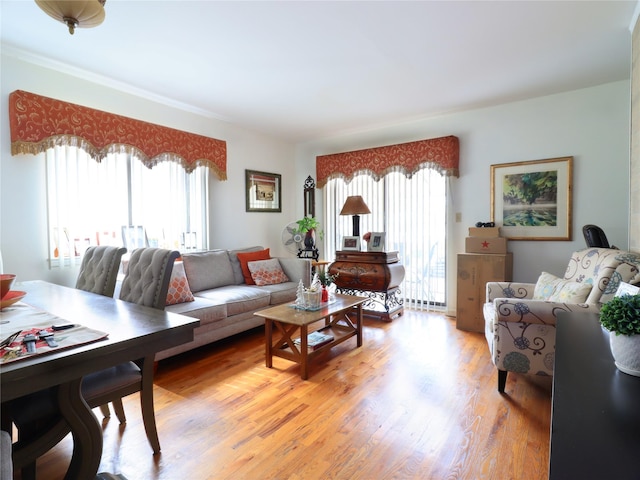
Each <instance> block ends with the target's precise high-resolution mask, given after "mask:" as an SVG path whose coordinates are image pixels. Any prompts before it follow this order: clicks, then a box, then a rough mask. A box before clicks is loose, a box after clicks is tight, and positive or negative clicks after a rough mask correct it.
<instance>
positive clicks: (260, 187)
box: [245, 170, 282, 212]
mask: <svg viewBox="0 0 640 480" xmlns="http://www.w3.org/2000/svg"><path fill="white" fill-rule="evenodd" d="M281 181H282V176H281V175H280V174H277V173H267V172H256V171H255V170H245V189H246V211H247V212H281V211H282V193H281V191H280V184H281Z"/></svg>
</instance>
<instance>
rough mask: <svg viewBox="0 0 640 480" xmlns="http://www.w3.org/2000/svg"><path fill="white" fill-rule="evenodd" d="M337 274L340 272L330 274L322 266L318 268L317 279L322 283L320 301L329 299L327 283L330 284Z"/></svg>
mask: <svg viewBox="0 0 640 480" xmlns="http://www.w3.org/2000/svg"><path fill="white" fill-rule="evenodd" d="M338 275H340V272H338V273H336V274H335V275H331V274H330V273H329V272H328V271H326V270H325V269H324V268H319V269H318V272H317V276H318V280H319V281H320V283H321V284H322V301H323V302H328V301H329V290H328V288H329V285H331V284H332V283H333V282H334V281H335V280H336V278H337V277H338Z"/></svg>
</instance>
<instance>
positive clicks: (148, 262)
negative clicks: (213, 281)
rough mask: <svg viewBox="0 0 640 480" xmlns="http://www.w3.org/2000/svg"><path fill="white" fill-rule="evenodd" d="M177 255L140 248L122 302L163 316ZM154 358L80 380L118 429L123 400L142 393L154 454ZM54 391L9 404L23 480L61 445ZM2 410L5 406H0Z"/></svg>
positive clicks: (134, 254)
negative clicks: (108, 411) (105, 407)
mask: <svg viewBox="0 0 640 480" xmlns="http://www.w3.org/2000/svg"><path fill="white" fill-rule="evenodd" d="M179 255H180V253H179V252H177V251H175V250H166V249H160V248H139V249H136V250H134V251H133V252H132V253H131V258H130V260H129V268H128V270H127V273H126V274H125V277H124V279H123V281H122V289H121V292H120V300H123V301H126V302H131V303H136V304H138V305H144V306H147V307H151V308H156V309H160V310H164V307H165V303H166V298H167V290H168V288H169V281H170V279H171V271H172V270H173V264H174V262H175V260H176V258H178V256H179ZM153 369H154V357H153V355H150V356H147V357H145V358H141V359H139V360H136V361H134V362H126V363H123V364H120V365H117V366H115V367H112V368H107V369H105V370H101V371H99V372H96V373H93V374H90V375H87V376H85V377H83V379H82V387H81V388H82V395H83V397H84V399H85V401H86V402H87V404H88V405H89V407H91V408H96V407H100V406H102V405H105V404H108V403H112V404H113V406H114V410H115V411H116V415H117V416H118V419H119V420H120V422H121V423H124V422H126V417H125V415H124V408H123V405H122V398H123V397H126V396H128V395H131V394H133V393H136V392H140V405H141V408H142V420H143V424H144V428H145V433H146V435H147V439H148V440H149V444H150V445H151V448H152V450H153V453H154V454H156V453H159V452H160V441H159V439H158V430H157V427H156V420H155V411H154V406H153ZM55 405H56V401H55V391H54V389H46V390H43V391H40V392H37V393H35V394H31V395H28V396H26V397H22V398H19V399H17V400H16V401H12V402H10V404H9V405H7V407H9V412H10V417H11V421H12V422H13V423H14V424H15V425H16V427H17V431H18V441H17V442H16V444H14V468H16V469H17V468H21V469H22V478H23V480H25V479H27V478H35V461H36V459H37V458H38V457H40V456H42V455H43V454H44V453H46V452H47V451H48V450H49V449H51V448H52V447H53V446H55V445H56V444H57V443H59V442H60V441H61V440H62V439H63V438H64V437H65V436H66V435H67V434H68V433H69V428H68V425H67V424H66V423H65V422H64V421H63V420H61V419H60V418H59V416H58V415H57V414H56V408H57V407H56V406H55ZM3 407H4V405H3Z"/></svg>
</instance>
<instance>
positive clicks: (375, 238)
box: [367, 232, 385, 252]
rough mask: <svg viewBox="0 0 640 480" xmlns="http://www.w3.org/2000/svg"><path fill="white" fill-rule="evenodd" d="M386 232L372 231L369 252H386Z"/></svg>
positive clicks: (368, 244)
mask: <svg viewBox="0 0 640 480" xmlns="http://www.w3.org/2000/svg"><path fill="white" fill-rule="evenodd" d="M384 237H385V235H384V232H371V238H370V239H369V241H368V242H367V251H368V252H384Z"/></svg>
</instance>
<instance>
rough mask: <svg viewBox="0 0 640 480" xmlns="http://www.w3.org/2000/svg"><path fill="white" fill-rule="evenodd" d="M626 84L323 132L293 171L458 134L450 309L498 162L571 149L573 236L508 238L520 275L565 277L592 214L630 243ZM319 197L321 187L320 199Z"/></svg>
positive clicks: (300, 151)
mask: <svg viewBox="0 0 640 480" xmlns="http://www.w3.org/2000/svg"><path fill="white" fill-rule="evenodd" d="M629 90H630V82H628V81H621V82H614V83H610V84H605V85H601V86H598V87H594V88H588V89H583V90H577V91H572V92H568V93H564V94H559V95H552V96H548V97H541V98H535V99H532V100H527V101H521V102H514V103H509V104H505V105H501V106H497V107H492V108H483V109H477V110H472V111H466V112H459V113H454V114H449V115H443V116H440V117H437V118H425V119H418V120H414V121H411V122H406V123H404V124H401V125H394V126H388V127H384V128H379V129H373V130H368V131H362V132H353V133H350V134H344V135H340V136H335V137H331V138H324V139H320V140H317V141H314V142H309V143H307V144H304V145H298V147H297V151H296V162H297V170H298V171H299V172H305V171H314V169H315V157H316V156H317V155H326V154H330V153H337V152H344V151H351V150H357V149H362V148H370V147H377V146H382V145H390V144H395V143H402V142H409V141H415V140H421V139H428V138H435V137H440V136H445V135H455V136H457V137H458V138H459V139H460V178H457V179H455V178H454V179H452V180H451V182H450V187H451V189H450V191H451V195H450V198H451V209H450V210H449V212H448V219H449V220H448V221H449V225H448V238H449V242H448V261H449V269H448V282H447V285H448V304H449V306H450V309H449V310H450V312H451V313H453V308H454V306H455V272H456V270H455V266H456V254H457V253H460V252H463V251H464V238H465V236H466V235H467V227H469V226H473V225H474V224H475V223H476V222H477V221H488V220H489V219H490V165H492V164H498V163H509V162H519V161H527V160H539V159H544V158H555V157H564V156H573V157H574V173H573V240H572V241H563V242H557V241H512V242H509V251H511V252H513V254H514V279H515V280H518V281H528V282H535V281H536V279H537V277H538V275H539V274H540V272H541V271H548V272H550V273H553V274H555V275H559V276H561V275H562V274H563V273H564V269H565V268H566V265H567V261H568V258H569V255H570V253H571V252H572V251H574V250H578V249H581V248H583V247H585V242H584V238H583V236H582V225H584V224H587V223H594V224H597V225H600V226H602V227H603V228H604V230H605V232H606V233H607V236H608V238H609V241H610V242H611V243H613V244H615V245H617V246H618V247H620V248H628V240H627V239H628V216H629V141H630V135H629V122H630V118H629V115H630V114H629V105H630V92H629ZM300 175H301V174H300ZM314 177H315V175H314ZM298 181H300V178H298ZM320 199H321V194H319V197H318V202H317V203H318V204H321V201H320ZM456 212H460V213H461V214H462V221H461V222H460V223H455V222H454V219H455V213H456Z"/></svg>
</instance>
